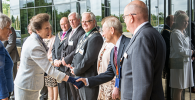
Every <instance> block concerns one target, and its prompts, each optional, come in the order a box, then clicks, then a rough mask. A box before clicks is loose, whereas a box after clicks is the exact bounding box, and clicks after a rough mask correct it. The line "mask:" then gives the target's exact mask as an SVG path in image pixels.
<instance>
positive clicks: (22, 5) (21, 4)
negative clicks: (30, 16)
mask: <svg viewBox="0 0 195 100" xmlns="http://www.w3.org/2000/svg"><path fill="white" fill-rule="evenodd" d="M20 8H26V0H20Z"/></svg>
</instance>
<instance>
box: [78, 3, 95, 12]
mask: <svg viewBox="0 0 195 100" xmlns="http://www.w3.org/2000/svg"><path fill="white" fill-rule="evenodd" d="M93 6H94V5H93ZM77 7H78V8H79V9H78V11H79V12H78V13H79V14H80V15H81V14H82V13H83V12H86V11H87V9H86V1H80V2H78V3H77Z"/></svg>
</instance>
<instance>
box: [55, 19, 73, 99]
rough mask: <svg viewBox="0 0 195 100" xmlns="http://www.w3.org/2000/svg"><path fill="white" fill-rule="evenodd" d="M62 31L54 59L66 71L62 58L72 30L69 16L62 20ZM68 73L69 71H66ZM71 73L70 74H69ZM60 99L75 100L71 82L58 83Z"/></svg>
mask: <svg viewBox="0 0 195 100" xmlns="http://www.w3.org/2000/svg"><path fill="white" fill-rule="evenodd" d="M60 27H61V29H62V31H61V32H59V33H57V34H56V38H55V42H54V45H53V49H52V59H53V60H54V66H55V67H56V68H57V69H58V70H60V71H62V72H65V71H64V69H65V68H64V66H63V65H62V61H61V59H62V58H63V53H62V50H63V47H64V43H65V41H66V39H68V35H69V33H70V32H71V30H72V29H71V28H70V23H69V21H68V18H67V17H62V18H61V20H60ZM66 74H67V73H66ZM68 75H69V74H68ZM58 89H59V96H60V100H73V97H72V93H71V90H70V87H69V83H67V82H64V81H63V82H61V83H58Z"/></svg>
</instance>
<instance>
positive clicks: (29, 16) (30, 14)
mask: <svg viewBox="0 0 195 100" xmlns="http://www.w3.org/2000/svg"><path fill="white" fill-rule="evenodd" d="M27 11H28V23H30V19H31V18H32V17H33V16H34V8H32V9H28V10H27Z"/></svg>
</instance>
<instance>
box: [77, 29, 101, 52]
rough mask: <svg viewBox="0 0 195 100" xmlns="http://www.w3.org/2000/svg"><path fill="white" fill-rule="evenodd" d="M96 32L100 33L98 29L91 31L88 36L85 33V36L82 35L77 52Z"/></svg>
mask: <svg viewBox="0 0 195 100" xmlns="http://www.w3.org/2000/svg"><path fill="white" fill-rule="evenodd" d="M94 33H98V31H94V32H93V33H91V34H90V35H89V36H88V37H87V38H85V35H83V37H81V40H80V42H79V43H78V46H77V49H76V52H75V53H77V52H78V51H79V49H80V48H81V46H82V45H83V44H84V43H85V42H86V41H87V40H88V39H89V38H90V37H91V36H92V35H93V34H94Z"/></svg>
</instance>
